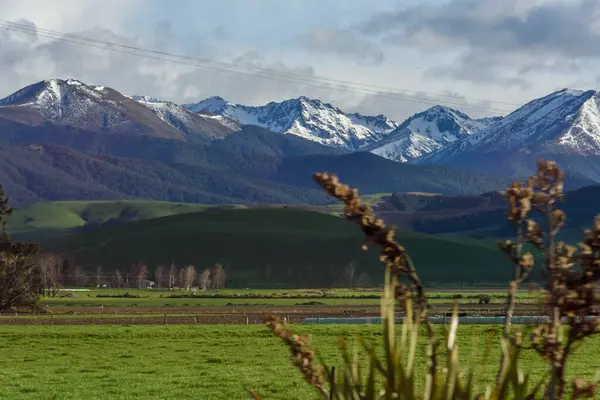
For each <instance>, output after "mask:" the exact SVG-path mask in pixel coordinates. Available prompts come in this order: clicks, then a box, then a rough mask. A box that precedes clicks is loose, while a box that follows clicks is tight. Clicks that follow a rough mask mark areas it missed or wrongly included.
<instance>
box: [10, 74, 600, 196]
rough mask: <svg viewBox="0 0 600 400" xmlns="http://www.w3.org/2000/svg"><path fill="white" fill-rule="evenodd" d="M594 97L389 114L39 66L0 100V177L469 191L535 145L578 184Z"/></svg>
mask: <svg viewBox="0 0 600 400" xmlns="http://www.w3.org/2000/svg"><path fill="white" fill-rule="evenodd" d="M597 96H598V95H597V93H596V92H594V91H587V92H580V91H574V90H566V89H565V90H562V91H558V92H555V93H552V94H551V95H549V96H547V97H544V98H542V99H537V100H534V101H532V102H530V103H528V104H526V105H525V106H523V107H522V108H520V109H518V110H516V111H515V112H513V113H511V114H509V115H508V116H506V117H503V118H501V117H493V118H483V119H472V118H470V117H469V116H467V115H466V114H464V113H462V112H460V111H458V110H454V109H450V108H447V107H443V106H435V107H433V108H431V109H429V110H426V111H424V112H422V113H418V114H416V115H414V116H412V117H410V118H409V119H407V120H406V121H404V122H402V123H399V122H396V121H393V120H391V119H389V118H387V117H385V116H383V115H377V116H364V115H361V114H358V113H345V112H344V111H342V110H340V109H339V108H337V107H335V106H333V105H331V104H328V103H324V102H322V101H320V100H317V99H310V98H307V97H304V96H303V97H299V98H296V99H290V100H286V101H282V102H279V103H276V102H271V103H268V104H266V105H264V106H246V105H239V104H235V103H231V102H229V101H226V100H224V99H222V98H220V97H210V98H208V99H205V100H203V101H200V102H197V103H193V104H184V105H178V104H175V103H173V102H169V101H163V100H160V99H156V98H153V97H149V96H139V95H125V94H122V93H120V92H118V91H117V90H115V89H112V88H109V87H105V86H94V85H88V84H85V83H83V82H81V81H79V80H76V79H66V80H61V79H51V80H47V81H42V82H38V83H35V84H32V85H30V86H27V87H25V88H23V89H21V90H19V91H17V92H15V93H13V94H11V95H9V96H8V97H6V98H4V99H1V100H0V165H2V166H3V167H2V170H1V171H2V172H0V183H1V184H2V185H3V186H4V187H5V189H6V191H7V192H8V193H9V195H10V196H11V197H12V199H13V202H14V203H16V204H28V203H33V202H38V201H45V200H84V199H108V198H113V199H114V198H146V199H155V200H169V201H181V202H196V203H203V202H204V203H288V204H291V203H308V204H323V203H326V202H327V201H329V199H328V198H326V196H324V195H323V194H322V193H321V191H320V190H318V187H317V186H316V185H315V184H314V182H313V181H312V179H311V175H312V173H314V172H316V171H319V170H328V171H331V172H336V173H337V174H338V175H340V177H341V178H342V179H343V180H344V181H346V182H347V183H349V184H351V185H352V186H355V187H358V188H360V189H361V192H363V193H377V192H433V193H439V194H447V195H456V194H478V193H482V192H485V191H494V190H498V189H501V188H503V187H504V186H505V185H506V184H507V183H508V182H509V178H513V177H522V176H523V175H525V174H528V173H530V171H531V169H532V168H533V167H534V166H535V162H534V161H535V156H538V155H544V156H546V155H547V156H553V157H554V156H555V157H554V158H555V159H557V160H558V161H559V162H561V165H563V166H565V167H566V168H567V171H568V173H569V174H570V176H572V177H575V178H576V179H574V180H572V181H571V182H574V184H573V185H572V187H573V186H577V187H580V186H584V185H589V184H594V183H597V182H599V181H600V162H599V161H598V158H599V155H600V108H599V105H600V103H598V102H597ZM532 157H533V158H532ZM499 167H500V168H499Z"/></svg>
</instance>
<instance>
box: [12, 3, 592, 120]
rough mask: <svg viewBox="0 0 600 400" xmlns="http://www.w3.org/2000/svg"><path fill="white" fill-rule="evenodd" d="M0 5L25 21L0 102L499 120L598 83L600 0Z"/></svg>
mask: <svg viewBox="0 0 600 400" xmlns="http://www.w3.org/2000/svg"><path fill="white" fill-rule="evenodd" d="M0 10H2V13H0V19H1V20H2V21H9V22H11V23H13V24H14V23H16V24H19V25H18V29H17V30H15V26H16V25H6V23H4V22H0V97H3V96H4V95H8V94H10V93H12V92H13V91H15V90H17V89H19V88H21V87H23V86H26V85H28V84H31V83H33V82H37V81H40V80H43V79H49V78H54V77H58V78H70V77H72V78H77V79H80V80H82V81H84V82H86V83H90V84H97V85H106V86H111V87H113V88H115V89H117V90H119V91H121V92H123V93H125V94H140V95H149V96H154V97H160V98H163V99H166V100H172V101H175V102H179V103H182V102H195V101H198V100H201V99H203V98H205V97H208V96H213V95H219V96H222V97H224V98H226V99H228V100H231V101H234V102H238V103H244V104H252V105H258V104H264V103H266V102H268V101H280V100H283V99H286V98H291V97H298V96H300V95H306V96H309V97H317V98H320V99H322V100H324V101H328V102H331V103H333V104H335V105H337V106H338V107H340V108H342V109H344V110H348V111H359V112H362V113H366V114H380V113H383V114H385V115H388V116H390V117H392V118H395V119H403V118H406V117H407V116H409V115H411V114H413V113H415V112H419V111H422V110H424V109H426V108H428V107H429V106H432V105H434V104H442V105H447V106H450V107H454V108H458V109H460V110H462V111H463V112H465V113H467V114H469V115H472V116H485V115H501V114H506V113H507V112H509V111H512V110H513V109H514V108H516V107H517V106H518V105H521V104H523V103H525V102H527V101H529V100H531V99H533V98H536V97H540V96H543V95H545V94H548V93H549V92H551V91H553V90H557V89H560V88H564V87H570V88H576V89H596V88H597V87H598V85H599V83H600V68H599V67H600V45H599V43H600V1H597V0H560V1H556V0H501V1H498V0H403V1H398V0H343V1H340V0H287V1H281V0H219V1H214V0H177V1H172V0H171V1H168V0H0ZM7 26H8V27H9V28H11V29H6V27H7ZM23 27H24V28H23ZM19 29H20V30H19ZM23 29H26V30H27V32H29V33H25V32H23ZM36 29H37V35H36V34H35V32H36ZM32 32H33V33H34V34H32ZM56 32H60V33H67V34H71V35H75V36H71V37H70V38H71V40H81V37H85V38H89V39H95V40H101V41H104V42H110V43H115V44H121V45H127V46H132V47H136V48H141V49H145V50H155V51H159V52H163V53H169V54H175V55H183V56H186V57H188V58H187V59H182V58H173V57H170V56H166V55H160V54H157V53H153V54H149V53H143V54H146V55H150V56H152V57H155V58H151V57H143V56H139V55H131V54H124V53H122V52H121V53H120V52H114V51H108V50H106V49H102V48H97V47H91V46H89V45H87V46H84V45H80V44H73V43H68V42H66V41H64V40H62V41H61V40H56V39H55V37H56ZM49 36H50V37H49ZM88 43H89V42H88ZM100 47H102V46H100ZM113 48H115V47H114V46H113ZM121 49H123V48H121ZM128 51H134V52H137V53H138V54H139V53H140V50H128ZM157 58H158V59H157ZM167 58H168V59H171V60H175V61H177V62H175V63H174V62H168V61H166V60H165V59H167ZM215 61H216V62H217V63H214V62H215ZM207 62H213V63H212V64H207ZM219 62H220V63H221V64H219ZM190 64H195V66H194V65H190Z"/></svg>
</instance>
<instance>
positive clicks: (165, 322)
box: [163, 313, 167, 325]
mask: <svg viewBox="0 0 600 400" xmlns="http://www.w3.org/2000/svg"><path fill="white" fill-rule="evenodd" d="M166 324H167V313H165V314H164V320H163V325H166Z"/></svg>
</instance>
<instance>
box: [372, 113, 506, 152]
mask: <svg viewBox="0 0 600 400" xmlns="http://www.w3.org/2000/svg"><path fill="white" fill-rule="evenodd" d="M500 119H501V117H495V118H483V119H471V118H470V117H469V116H467V115H466V114H463V113H462V112H460V111H458V110H454V109H452V108H448V107H442V106H435V107H432V108H430V109H428V110H427V111H424V112H422V113H418V114H415V115H413V116H412V117H410V118H408V119H407V120H406V121H404V122H403V123H402V124H401V125H400V126H399V127H398V128H396V129H395V130H394V131H393V132H391V133H390V134H389V135H388V136H387V137H386V138H385V139H383V140H381V141H379V142H377V143H375V144H373V145H370V146H368V147H367V148H366V150H369V151H371V152H372V153H374V154H377V155H380V156H382V157H385V158H388V159H390V160H394V161H400V162H408V161H411V160H415V159H418V158H420V157H423V156H425V155H427V154H432V153H435V152H437V151H439V150H441V149H443V148H445V147H447V146H449V145H451V144H452V143H455V142H456V141H458V140H460V139H462V138H465V137H469V136H471V135H475V134H477V133H479V132H481V131H483V130H484V129H486V128H487V127H489V126H490V125H492V124H494V123H496V122H498V121H499V120H500Z"/></svg>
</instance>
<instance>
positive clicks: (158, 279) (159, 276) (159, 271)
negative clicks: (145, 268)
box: [154, 265, 165, 289]
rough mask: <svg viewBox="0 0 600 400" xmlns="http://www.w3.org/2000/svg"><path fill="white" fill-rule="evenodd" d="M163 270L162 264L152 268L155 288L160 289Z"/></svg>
mask: <svg viewBox="0 0 600 400" xmlns="http://www.w3.org/2000/svg"><path fill="white" fill-rule="evenodd" d="M164 274H165V271H164V268H163V266H162V265H159V266H158V267H156V269H155V270H154V279H155V280H156V286H155V287H156V288H157V289H160V288H161V287H162V284H163V280H164V279H165V277H164Z"/></svg>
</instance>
